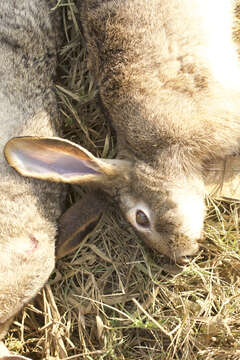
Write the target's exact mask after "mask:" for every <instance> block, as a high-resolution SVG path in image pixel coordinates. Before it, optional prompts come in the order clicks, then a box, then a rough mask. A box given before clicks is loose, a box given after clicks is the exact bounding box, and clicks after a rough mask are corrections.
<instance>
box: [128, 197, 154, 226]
mask: <svg viewBox="0 0 240 360" xmlns="http://www.w3.org/2000/svg"><path fill="white" fill-rule="evenodd" d="M139 210H140V211H142V212H143V213H144V214H145V215H146V217H147V218H148V221H149V226H146V227H144V226H141V225H139V224H138V223H137V222H136V214H137V211H139ZM126 217H127V219H128V221H129V222H130V223H131V224H132V225H133V226H134V227H135V228H136V229H137V230H138V231H140V232H145V233H146V232H150V231H151V229H152V221H151V211H150V209H149V207H148V206H147V204H146V203H144V202H143V201H139V202H135V204H133V205H132V207H129V210H128V211H127V212H126Z"/></svg>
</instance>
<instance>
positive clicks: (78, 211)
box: [56, 191, 108, 259]
mask: <svg viewBox="0 0 240 360" xmlns="http://www.w3.org/2000/svg"><path fill="white" fill-rule="evenodd" d="M107 205H108V200H107V199H106V194H103V193H101V192H99V191H94V192H91V193H87V194H85V195H84V196H83V197H82V199H81V200H80V201H78V202H76V203H75V204H74V205H73V206H71V207H70V208H69V209H68V210H67V211H66V212H65V213H64V214H63V215H62V216H61V218H60V220H59V228H58V232H59V235H58V241H57V245H56V256H57V258H58V259H59V258H62V257H63V256H65V255H68V254H70V253H72V252H73V251H74V250H76V249H77V248H78V247H79V246H80V243H81V242H83V241H84V240H85V239H86V238H88V237H89V235H90V234H91V233H92V232H93V231H94V229H95V228H96V226H97V224H98V223H99V221H100V219H101V217H102V215H103V212H104V210H105V209H106V207H107Z"/></svg>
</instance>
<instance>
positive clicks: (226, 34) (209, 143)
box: [80, 0, 240, 160]
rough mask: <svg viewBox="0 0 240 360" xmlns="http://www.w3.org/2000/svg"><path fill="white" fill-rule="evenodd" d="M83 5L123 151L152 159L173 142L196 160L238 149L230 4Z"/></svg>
mask: <svg viewBox="0 0 240 360" xmlns="http://www.w3.org/2000/svg"><path fill="white" fill-rule="evenodd" d="M80 5H81V12H80V13H81V21H82V24H83V29H84V34H85V37H86V40H87V47H88V52H89V67H90V70H91V72H92V73H93V74H94V76H95V78H96V79H97V82H98V85H99V92H100V97H101V100H102V103H103V105H104V106H105V107H106V108H107V111H108V113H109V115H110V118H111V119H112V121H113V124H114V127H115V129H116V131H117V135H118V145H119V149H120V150H121V149H129V151H131V152H134V153H135V155H136V156H137V157H140V158H142V159H144V160H147V159H148V158H149V157H152V158H153V157H155V156H158V154H159V152H160V151H161V149H163V148H166V147H169V146H172V145H173V144H178V146H179V147H180V148H183V150H184V151H185V149H186V152H188V154H194V158H196V156H197V157H198V159H203V158H208V157H209V156H215V155H216V154H221V153H222V152H223V151H224V152H228V153H231V152H233V151H235V150H236V149H237V148H238V140H239V135H240V121H239V112H240V105H239V102H238V101H236V99H237V98H239V95H240V91H239V81H240V71H239V65H238V59H237V53H236V51H235V47H234V45H233V42H232V39H231V36H232V9H231V5H232V4H231V1H229V0H224V1H221V2H219V1H217V0H214V1H211V2H210V1H207V0H194V1H192V0H184V1H175V0H170V1H169V0H157V1H156V0H150V1H149V0H133V1H127V0H125V1H97V0H90V1H84V0H83V1H80ZM214 9H218V11H217V13H216V11H215V10H214ZM220 38H221V42H220V41H219V39H220ZM223 49H227V50H223ZM229 117H231V122H229ZM210 134H211V135H210ZM229 138H231V141H230V140H229Z"/></svg>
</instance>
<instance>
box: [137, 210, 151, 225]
mask: <svg viewBox="0 0 240 360" xmlns="http://www.w3.org/2000/svg"><path fill="white" fill-rule="evenodd" d="M136 222H137V224H138V225H141V226H143V227H148V226H149V225H150V222H149V219H148V217H147V215H145V214H144V212H143V211H142V210H137V212H136Z"/></svg>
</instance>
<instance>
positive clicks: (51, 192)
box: [0, 0, 61, 355]
mask: <svg viewBox="0 0 240 360" xmlns="http://www.w3.org/2000/svg"><path fill="white" fill-rule="evenodd" d="M0 14H1V15H0V17H1V21H0V84H1V85H0V124H1V125H0V127H1V137H0V209H1V210H0V339H1V338H2V337H3V336H4V334H5V333H6V331H7V328H8V326H7V325H8V324H9V323H10V318H11V317H12V316H13V315H15V314H16V312H17V311H18V310H20V309H21V308H22V306H23V305H24V304H25V303H26V302H28V301H29V300H30V299H31V298H32V297H33V296H34V295H35V294H36V293H37V292H38V291H39V289H40V288H41V287H42V286H43V285H44V283H45V282H46V281H47V279H48V277H49V275H50V273H51V271H52V269H53V267H54V261H55V260H54V259H55V255H54V253H55V242H54V238H55V235H56V224H55V222H56V219H57V217H58V216H59V215H60V210H61V206H60V187H59V186H56V185H54V184H50V183H44V182H40V181H38V180H31V179H26V178H23V177H21V176H19V174H17V173H16V172H15V171H14V170H13V169H12V168H11V167H9V166H8V164H7V162H6V160H5V159H4V155H3V148H4V145H5V143H6V142H7V140H8V139H9V138H11V137H13V136H20V135H22V134H24V135H33V134H37V135H39V136H41V135H42V136H53V135H54V134H55V129H54V124H53V123H52V122H53V121H54V120H56V119H57V107H56V99H55V95H54V92H53V75H54V73H55V67H56V41H57V38H56V26H57V25H56V23H55V21H56V20H53V19H52V15H50V2H49V1H38V0H23V1H20V2H18V1H14V0H9V1H2V2H1V4H0ZM55 25H56V26H55ZM50 119H51V121H50ZM0 355H1V354H0Z"/></svg>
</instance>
